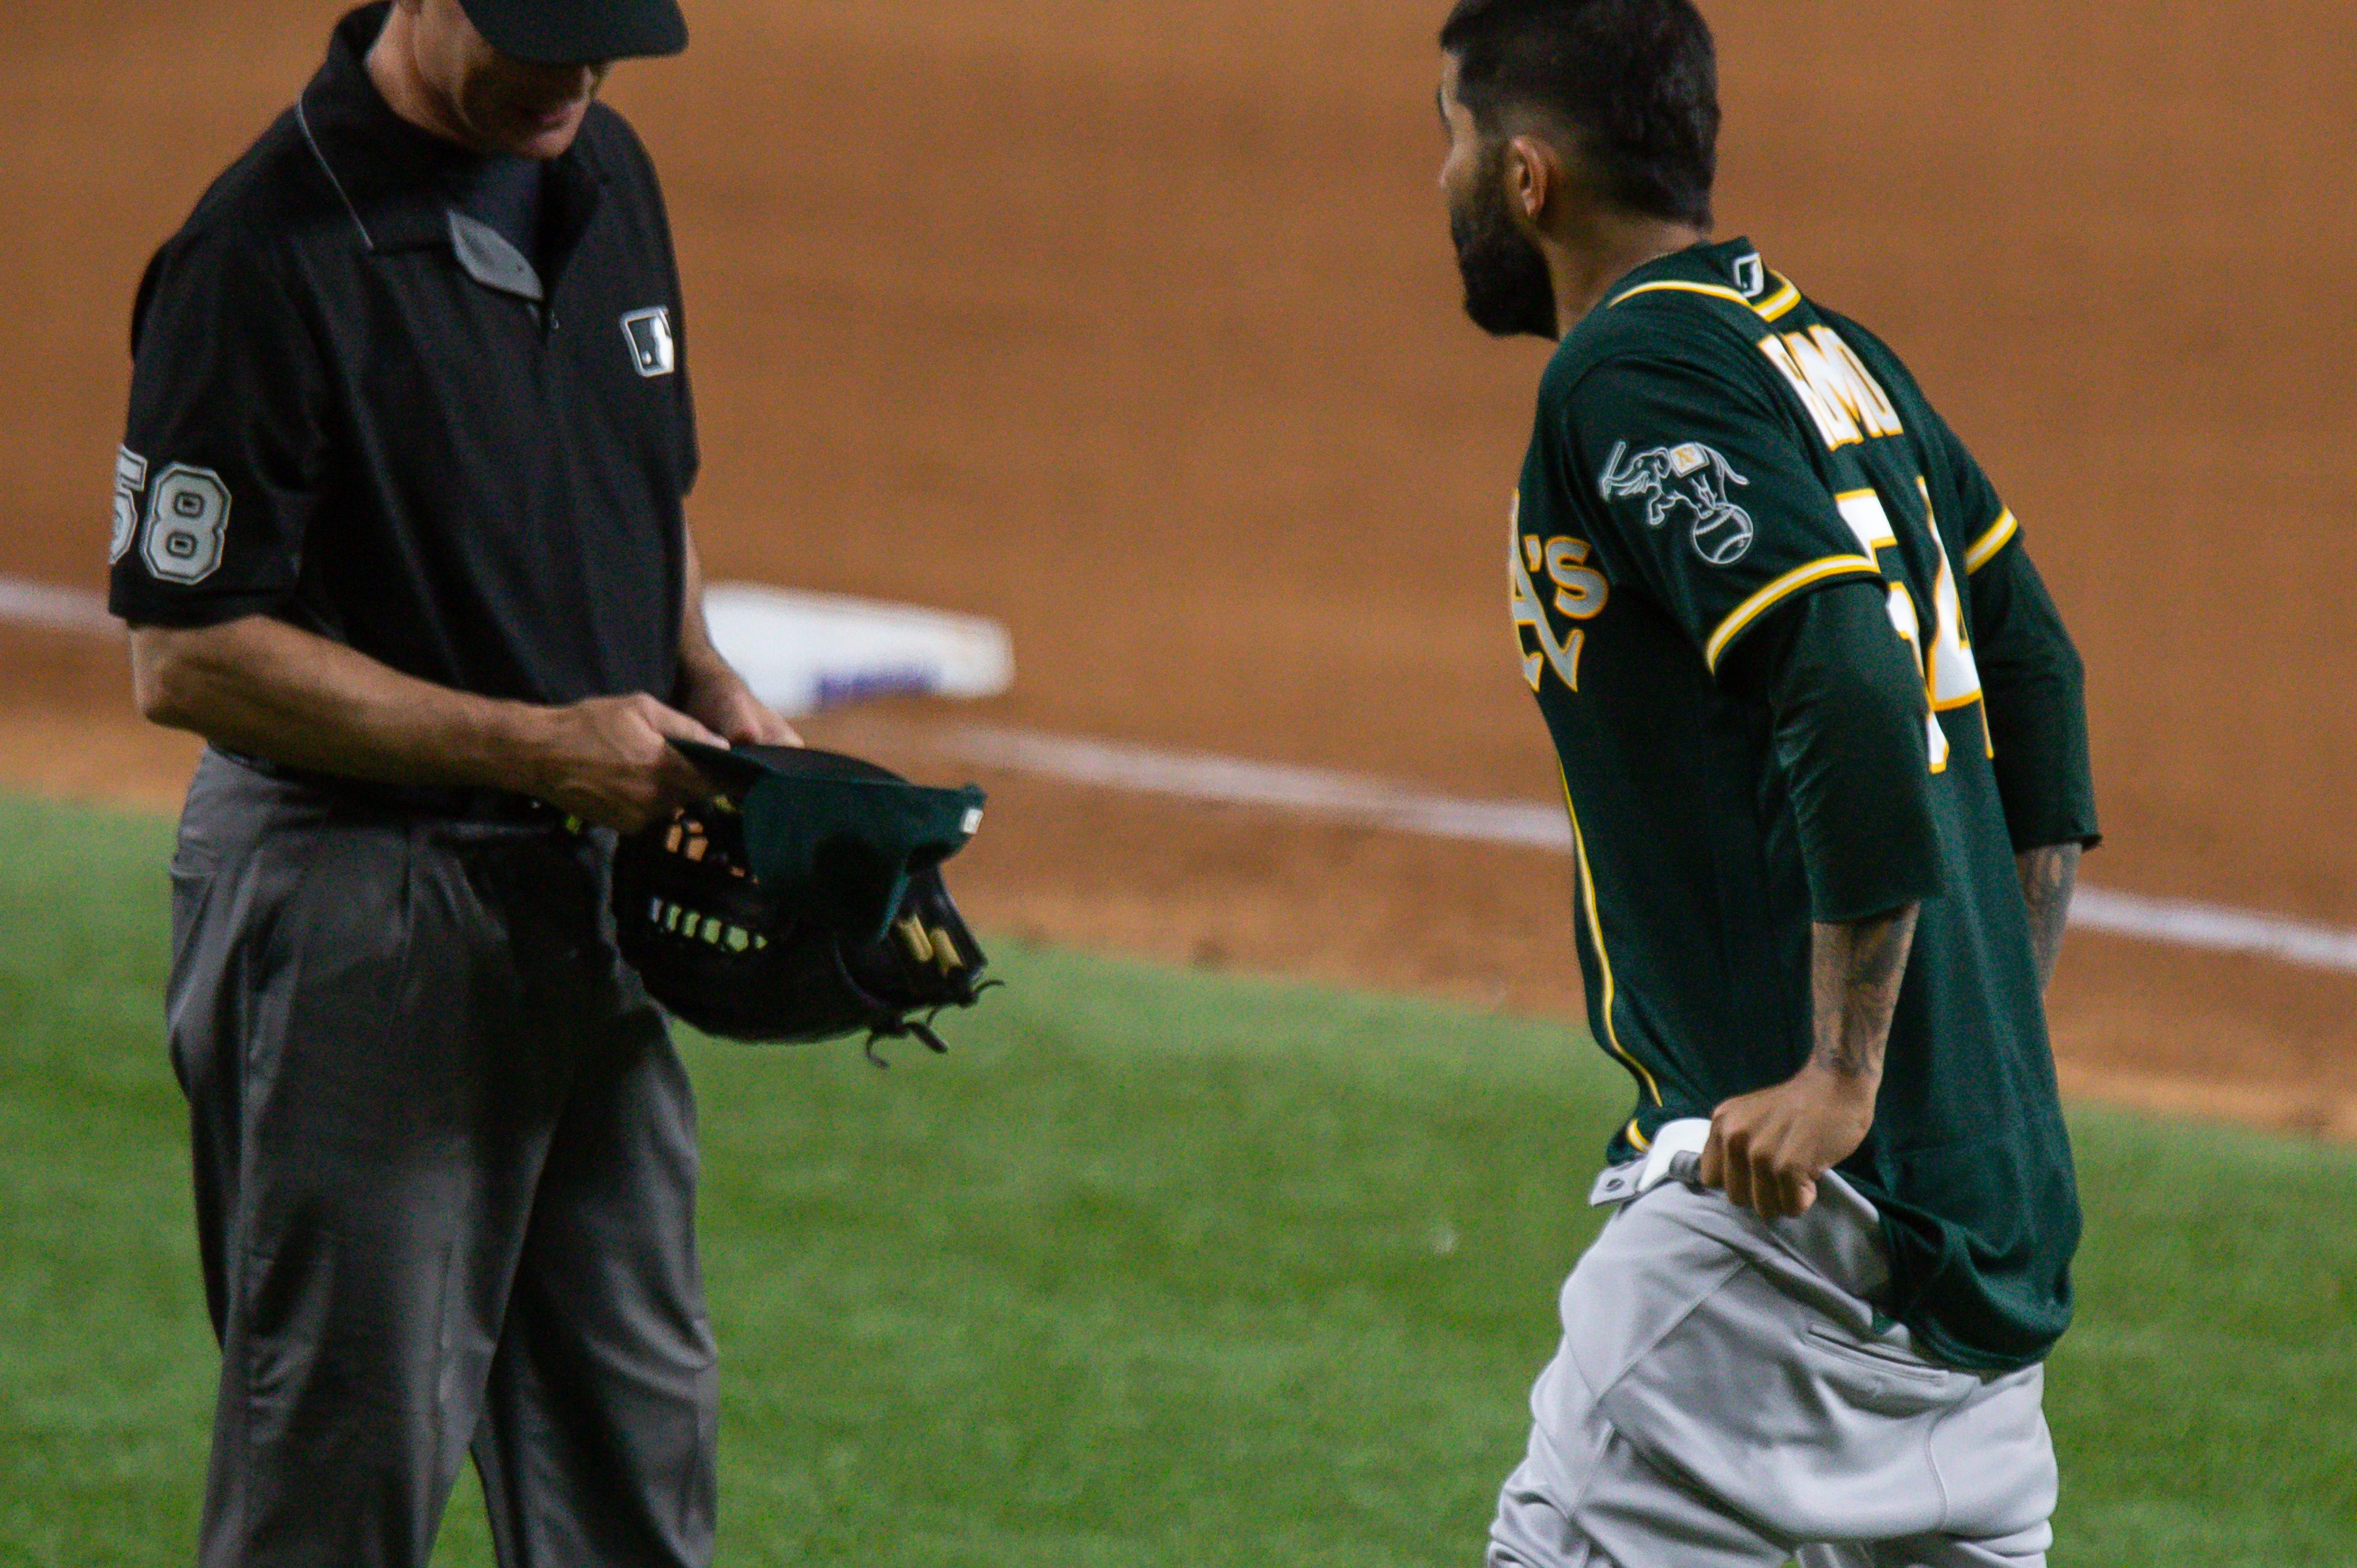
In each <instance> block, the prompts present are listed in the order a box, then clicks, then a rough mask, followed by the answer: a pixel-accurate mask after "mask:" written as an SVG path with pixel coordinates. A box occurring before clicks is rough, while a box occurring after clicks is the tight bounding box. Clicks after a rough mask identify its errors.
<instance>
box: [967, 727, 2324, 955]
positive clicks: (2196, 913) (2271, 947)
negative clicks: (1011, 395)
mask: <svg viewBox="0 0 2357 1568" xmlns="http://www.w3.org/2000/svg"><path fill="white" fill-rule="evenodd" d="M925 744H926V745H928V746H931V748H932V749H934V750H937V751H940V752H942V753H943V754H945V755H947V756H952V757H957V758H958V759H959V760H961V761H964V762H971V763H975V764H978V765H980V766H982V767H985V768H1005V769H1006V770H1007V771H1008V772H1011V773H1027V774H1033V775H1037V776H1039V777H1042V778H1049V779H1061V780H1063V781H1065V782H1067V783H1072V784H1082V785H1088V786H1092V787H1094V788H1097V789H1120V790H1126V791H1129V792H1131V793H1135V794H1145V795H1161V796H1168V797H1171V798H1174V799H1178V800H1195V801H1202V802H1209V803H1216V804H1222V805H1236V806H1257V807H1262V808H1265V809H1268V810H1273V811H1290V812H1293V813H1296V814H1297V815H1301V816H1308V817H1314V818H1317V819H1319V820H1321V821H1324V822H1343V823H1350V824H1352V825H1356V826H1360V827H1370V828H1384V829H1389V830H1392V831H1394V832H1410V833H1419V834H1422V835H1424V836H1426V837H1429V838H1440V839H1456V840H1460V841H1464V842H1468V843H1494V844H1510V845H1515V846H1519V847H1522V848H1525V849H1538V850H1545V851H1550V852H1552V853H1555V854H1570V853H1571V824H1570V822H1569V821H1568V819H1567V818H1566V815H1565V813H1564V811H1563V809H1562V808H1561V807H1559V806H1555V805H1542V804H1540V803H1538V802H1536V801H1529V800H1466V799H1462V798H1460V797H1457V796H1452V795H1439V794H1433V793H1429V792H1427V791H1424V790H1419V789H1411V788H1409V787H1407V786H1405V785H1401V784H1396V783H1394V782H1391V781H1389V780H1386V779H1371V778H1366V777H1363V776H1361V775H1357V774H1350V773H1337V772H1329V771H1328V770H1326V769H1324V768H1297V767H1290V766H1286V765H1284V764H1279V763H1269V762H1252V761H1247V760H1245V759H1243V758H1241V757H1218V756H1212V755H1210V754H1207V753H1202V752H1184V751H1164V750H1160V749H1157V748H1155V747H1152V746H1135V745H1131V744H1128V743H1126V742H1122V741H1106V740H1089V739H1083V738H1082V737H1079V736H1051V735H1039V734H1034V733H1030V732H1028V731H1022V730H1009V729H997V728H991V727H987V726H984V725H958V726H955V727H952V728H950V729H947V730H939V731H930V732H927V734H926V736H925ZM2071 923H2072V925H2073V926H2077V927H2081V928H2083V929H2087V930H2093V931H2104V932H2108V933H2111V934H2113V935H2117V936H2124V937H2134V938H2137V939H2140V940H2145V941H2151V942H2159V943H2164V944H2167V945H2169V946H2173V947H2186V948H2199V949H2202V950H2207V951H2212V952H2233V953H2250V954H2255V955H2257V956H2260V957H2264V958H2270V959H2275V960H2277V961H2282V962H2285V963H2291V964H2298V965H2300V966H2302V967H2304V968H2309V969H2323V970H2333V971H2337V972H2341V973H2344V974H2357V931H2345V930H2341V929H2336V928H2334V927H2330V926H2322V925H2316V924H2312V923H2310V922H2309V921H2306V920H2296V919H2292V918H2289V917H2287V916H2282V915H2270V914H2266V913H2263V912H2261V911H2258V910H2253V909H2233V908H2225V907H2223V906H2221V905H2216V904H2202V903H2196V902H2193V901H2191V900H2188V899H2179V898H2155V897H2146V896H2145V895H2142V894H2136V893H2117V892H2113V891H2111V890H2110V889H2108V888H2102V887H2089V886H2081V887H2080V888H2079V890H2078V893H2077V895H2076V897H2073V898H2072V902H2071Z"/></svg>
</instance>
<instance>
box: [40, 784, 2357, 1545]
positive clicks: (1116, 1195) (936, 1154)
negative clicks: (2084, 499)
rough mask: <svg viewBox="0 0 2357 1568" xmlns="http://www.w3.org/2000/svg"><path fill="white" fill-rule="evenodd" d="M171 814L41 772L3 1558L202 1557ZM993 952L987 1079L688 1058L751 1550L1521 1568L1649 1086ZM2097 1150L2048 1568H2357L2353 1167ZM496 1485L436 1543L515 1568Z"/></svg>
mask: <svg viewBox="0 0 2357 1568" xmlns="http://www.w3.org/2000/svg"><path fill="white" fill-rule="evenodd" d="M167 839H168V833H167V830H166V829H165V827H164V826H162V825H161V824H159V823H157V822H154V821H151V820H145V819H139V818H128V817H120V816H112V815H107V814H103V813H98V812H92V811H86V810H80V809H72V808H66V807H61V806H53V805H44V804H35V803H29V802H25V801H21V800H4V799H0V1564H5V1565H14V1564H19V1563H24V1564H34V1563H38V1564H58V1565H60V1568H66V1565H71V1568H81V1565H83V1564H89V1563H110V1564H116V1563H119V1564H140V1563H181V1562H185V1561H187V1559H188V1554H189V1546H190V1542H191V1540H192V1535H193V1519H194V1511H195V1507H196V1498H197V1491H198V1487H199V1480H200V1477H201V1472H202V1462H203V1447H204V1438H205V1431H206V1418H207V1410H208V1401H209V1393H210V1357H211V1347H210V1338H209V1337H208V1334H207V1330H206V1327H205V1323H204V1312H203V1305H202V1300H201V1295H200V1292H199V1286H198V1280H197V1266H196V1258H195V1247H194V1244H193V1241H192V1240H191V1238H190V1231H189V1219H188V1198H187V1194H186V1183H185V1144H184V1134H183V1132H182V1127H181V1121H180V1106H179V1101H178V1090H176V1088H175V1087H174V1085H173V1082H172V1079H171V1074H170V1071H169V1069H168V1068H167V1065H166V1061H165V1058H164V1054H163V1049H162V1045H161V1038H160V1036H161V1024H160V1017H159V1008H158V1004H157V996H158V993H159V988H160V985H161V977H162V972H163V969H164V965H165V963H166V961H167V936H166V931H165V915H164V908H165V905H164V900H165V884H164V875H163V864H164V859H165V855H166V854H167ZM999 956H1000V959H1001V961H1002V969H1003V971H1004V972H1005V973H1006V975H1007V976H1008V978H1009V979H1010V980H1011V981H1012V982H1013V986H1012V988H1011V989H1009V990H1007V991H1005V992H1001V993H995V994H994V995H993V996H992V997H991V998H990V1001H989V1003H988V1004H986V1006H985V1008H984V1009H983V1010H982V1011H981V1012H980V1013H979V1014H977V1015H973V1016H971V1017H968V1018H963V1019H960V1020H958V1021H957V1027H956V1029H955V1031H954V1033H955V1035H956V1036H957V1043H958V1047H959V1049H958V1052H957V1054H956V1055H954V1056H952V1057H951V1058H947V1059H946V1060H934V1059H931V1058H922V1057H921V1056H917V1057H911V1058H909V1059H908V1060H906V1061H905V1062H904V1064H903V1066H902V1067H900V1068H899V1069H897V1070H895V1071H893V1072H891V1073H889V1074H878V1073H877V1072H874V1071H873V1070H871V1069H868V1068H866V1066H865V1065H863V1064H862V1063H860V1062H859V1060H858V1059H857V1055H856V1051H854V1050H852V1049H850V1048H848V1047H828V1048H819V1049H802V1050H796V1051H788V1052H759V1051H749V1050H742V1049H734V1048H726V1047H710V1046H701V1045H699V1046H697V1047H694V1048H693V1050H692V1051H691V1059H692V1061H693V1063H694V1070H695V1073H696V1077H697V1079H698V1083H699V1087H700V1089H701V1090H702V1093H703V1098H704V1129H705V1151H706V1153H705V1201H704V1211H705V1229H704V1236H705V1259H706V1269H707V1273H708V1276H709V1280H710V1287H711V1295H712V1303H713V1310H714V1313H715V1316H716V1318H717V1319H718V1326H719V1331H720V1337H721V1343H722V1347H723V1352H724V1358H725V1362H724V1369H725V1373H724V1375H725V1388H726V1412H725V1431H724V1435H723V1451H722V1465H723V1529H724V1535H725V1539H724V1546H723V1552H722V1561H723V1562H725V1563H729V1564H732V1565H748V1564H757V1563H844V1564H859V1565H862V1568H882V1565H888V1564H908V1565H910V1568H919V1565H921V1568H966V1565H972V1568H985V1565H988V1568H1023V1565H1029V1564H1039V1565H1046V1564H1059V1565H1062V1564H1073V1565H1091V1568H1094V1565H1103V1568H1115V1565H1121V1568H1128V1565H1136V1568H1147V1565H1153V1568H1177V1565H1179V1564H1184V1565H1186V1568H1221V1565H1231V1564H1232V1565H1236V1568H1243V1565H1245V1564H1254V1565H1258V1564H1266V1565H1270V1568H1279V1565H1282V1568H1311V1565H1321V1564H1332V1565H1335V1568H1341V1565H1344V1564H1349V1565H1350V1568H1383V1565H1388V1564H1408V1563H1417V1564H1466V1563H1473V1562H1476V1561H1478V1558H1479V1542H1480V1533H1481V1530H1482V1528H1483V1526H1484V1524H1485V1523H1486V1521H1487V1518H1488V1513H1489V1509H1490V1505H1491V1498H1492V1495H1493V1489H1494V1487H1495V1486H1496V1484H1497V1482H1498V1480H1499V1479H1500V1477H1501V1476H1502V1475H1503V1473H1504V1472H1505V1470H1506V1469H1507V1468H1508V1467H1509V1466H1511V1464H1512V1461H1513V1459H1514V1458H1515V1456H1516V1455H1517V1454H1518V1452H1519V1450H1520V1447H1521V1444H1522V1440H1523V1399H1524V1395H1525V1391H1526V1387H1527V1384H1528V1381H1529V1380H1530V1378H1531V1376H1532V1374H1533V1373H1534V1372H1535V1371H1536V1370H1537V1369H1538V1367H1539V1366H1540V1364H1541V1363H1542V1362H1543V1361H1544V1359H1545V1357H1546V1355H1547V1354H1548V1352H1549V1350H1550V1348H1551V1344H1552V1337H1553V1335H1552V1313H1553V1298H1554V1294H1555V1287H1556V1284H1557V1283H1558V1281H1559V1279H1560V1276H1561V1274H1562V1273H1563V1272H1564V1270H1565V1269H1566V1267H1567V1266H1568V1264H1569V1262H1571V1260H1572V1258H1573V1257H1574V1256H1575V1255H1576V1253H1577V1249H1578V1248H1579V1246H1580V1245H1581V1244H1582V1242H1583V1241H1584V1240H1586V1238H1587V1234H1588V1231H1589V1229H1590V1219H1589V1216H1588V1214H1587V1211H1586V1210H1585V1209H1584V1208H1582V1207H1581V1206H1580V1203H1579V1201H1578V1195H1579V1193H1580V1192H1581V1191H1582V1190H1583V1189H1584V1187H1585V1184H1586V1179H1587V1175H1588V1173H1589V1171H1590V1169H1591V1167H1592V1164H1593V1159H1594V1151H1595V1149H1596V1147H1597V1145H1598V1140H1599V1138H1600V1137H1601V1136H1602V1134H1603V1133H1604V1131H1605V1130H1606V1129H1608V1128H1609V1127H1610V1126H1611V1125H1612V1123H1613V1122H1614V1121H1615V1119H1616V1115H1617V1113H1618V1112H1619V1110H1620V1106H1621V1102H1622V1100H1623V1098H1624V1093H1625V1091H1624V1090H1623V1089H1622V1087H1621V1085H1620V1081H1619V1080H1618V1079H1617V1078H1616V1076H1615V1075H1614V1074H1613V1073H1612V1072H1611V1071H1609V1069H1606V1068H1605V1067H1603V1066H1602V1065H1600V1064H1598V1063H1597V1062H1596V1061H1595V1060H1594V1059H1593V1058H1592V1055H1591V1053H1589V1052H1588V1051H1587V1050H1586V1048H1585V1047H1581V1046H1579V1045H1578V1044H1577V1042H1575V1041H1572V1040H1570V1039H1568V1038H1566V1034H1565V1031H1563V1030H1562V1029H1560V1028H1558V1027H1556V1026H1548V1025H1540V1024H1532V1023H1525V1022H1516V1021H1510V1020H1501V1019H1497V1018H1491V1017H1484V1016H1480V1015H1475V1014H1470V1013H1466V1012H1460V1011H1454V1010H1449V1009H1446V1008H1442V1007H1437V1006H1432V1005H1427V1004H1419V1003H1413V1002H1403V1001H1391V1000H1381V999H1374V998H1368V997H1362V996H1352V995H1347V994H1341V993H1333V992H1329V991H1320V990H1315V989H1311V988H1308V987H1300V986H1291V985H1283V984H1276V983H1263V982H1254V981H1244V980H1236V979H1226V978H1209V977H1204V976H1200V975H1191V974H1182V973H1176V972H1165V971H1160V970H1155V969H1150V968H1147V967H1145V966H1141V965H1135V964H1128V963H1120V962H1114V961H1104V960H1099V959H1092V958H1084V957H1080V956H1075V955H1072V954H1068V953H1060V952H1048V951H1037V950H1013V949H1002V950H1001V952H1000V955H999ZM904 1055H906V1053H904ZM2074 1126H2075V1128H2076V1130H2077V1133H2078V1136H2079V1139H2080V1147H2081V1151H2082V1155H2083V1175H2084V1181H2085V1186H2086V1188H2087V1192H2088V1195H2089V1199H2090V1205H2091V1214H2090V1225H2089V1232H2088V1242H2087V1248H2086V1251H2085V1253H2084V1255H2083V1267H2082V1271H2081V1275H2080V1279H2081V1285H2082V1309H2081V1318H2080V1326H2079V1327H2078V1328H2077V1330H2075V1331H2074V1333H2073V1334H2072V1337H2070V1338H2069V1339H2068V1340H2067V1341H2066V1342H2065V1347H2064V1349H2063V1350H2062V1352H2061V1354H2060V1355H2059V1356H2058V1357H2057V1359H2056V1362H2055V1366H2054V1371H2053V1379H2052V1385H2051V1387H2052V1396H2051V1413H2052V1419H2053V1423H2054V1426H2055V1430H2056V1436H2057V1440H2058V1442H2059V1444H2060V1445H2061V1452H2062V1458H2063V1466H2064V1477H2065V1479H2064V1505H2063V1514H2062V1517H2061V1520H2059V1528H2060V1530H2061V1546H2060V1548H2059V1549H2058V1551H2057V1552H2056V1554H2055V1561H2056V1563H2058V1564H2061V1565H2063V1568H2071V1565H2081V1568H2091V1565H2095V1564H2121V1565H2128V1564H2135V1565H2137V1568H2143V1565H2146V1564H2151V1563H2201V1564H2203V1565H2204V1568H2231V1565H2236V1564H2252V1565H2257V1564H2289V1563H2301V1564H2306V1563H2330V1564H2347V1563H2357V1154H2352V1151H2349V1150H2345V1149H2336V1148H2328V1147H2324V1146H2319V1145H2316V1144H2305V1143H2297V1142H2290V1141H2285V1140H2278V1139H2269V1138H2264V1137H2259V1136H2255V1135H2250V1134H2244V1133H2233V1132H2226V1131H2217V1130H2206V1129H2194V1128H2189V1127H2185V1126H2179V1125H2175V1124H2169V1123H2162V1122H2150V1121H2144V1120H2139V1119H2136V1118H2132V1117H2128V1116H2123V1115H2116V1114H2111V1113H2105V1112H2080V1113H2079V1114H2077V1115H2076V1116H2075V1117H2074ZM472 1491H473V1488H472V1486H471V1484H469V1485H466V1486H463V1487H461V1493H460V1499H459V1502H458V1504H457V1506H456V1507H455V1508H454V1510H453V1514H452V1519H451V1522H450V1526H449V1528H448V1530H447V1532H446V1537H445V1541H444V1544H443V1550H442V1553H441V1556H440V1558H439V1561H440V1562H441V1563H447V1564H452V1565H456V1564H460V1563H469V1564H471V1563H484V1562H487V1561H488V1552H487V1551H486V1548H485V1546H484V1544H483V1541H484V1537H483V1532H482V1528H481V1518H480V1512H479V1509H478V1508H477V1507H476V1505H475V1503H474V1500H473V1498H472Z"/></svg>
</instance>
